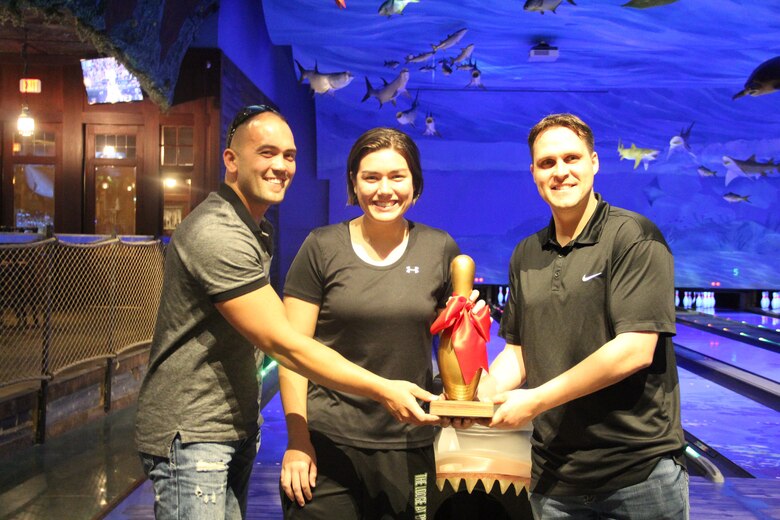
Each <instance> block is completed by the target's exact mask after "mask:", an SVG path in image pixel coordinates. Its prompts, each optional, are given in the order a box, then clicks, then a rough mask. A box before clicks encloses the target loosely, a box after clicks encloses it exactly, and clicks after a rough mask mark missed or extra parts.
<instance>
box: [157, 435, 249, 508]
mask: <svg viewBox="0 0 780 520" xmlns="http://www.w3.org/2000/svg"><path fill="white" fill-rule="evenodd" d="M258 446H259V433H258V436H255V437H251V438H248V439H242V440H239V441H231V442H194V443H189V444H182V442H181V440H180V439H179V437H178V436H177V437H176V439H175V440H174V441H173V445H172V446H171V456H170V458H167V459H166V458H162V457H155V456H152V455H148V454H146V453H141V461H142V462H143V465H144V472H146V475H147V476H148V477H149V479H150V480H151V481H152V484H153V485H154V494H155V501H154V516H155V518H157V520H163V519H165V520H169V519H170V520H174V519H175V520H179V519H181V520H185V519H186V520H214V519H222V518H225V519H231V520H232V519H240V518H245V517H246V503H247V497H248V493H249V476H250V475H251V473H252V466H253V464H254V461H255V456H256V455H257V448H258Z"/></svg>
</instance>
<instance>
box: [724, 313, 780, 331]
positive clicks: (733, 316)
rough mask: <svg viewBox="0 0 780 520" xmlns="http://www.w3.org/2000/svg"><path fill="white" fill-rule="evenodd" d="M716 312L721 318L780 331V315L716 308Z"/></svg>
mask: <svg viewBox="0 0 780 520" xmlns="http://www.w3.org/2000/svg"><path fill="white" fill-rule="evenodd" d="M714 314H715V316H717V317H719V318H725V319H727V320H734V321H738V322H740V323H743V324H745V325H752V326H753V327H759V328H762V329H769V330H773V331H775V332H780V317H777V318H775V317H772V316H765V315H763V314H756V313H754V312H747V311H732V310H723V311H720V310H716V311H715V313H714Z"/></svg>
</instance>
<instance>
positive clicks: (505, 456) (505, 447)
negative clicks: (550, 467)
mask: <svg viewBox="0 0 780 520" xmlns="http://www.w3.org/2000/svg"><path fill="white" fill-rule="evenodd" d="M532 431H533V430H532V426H531V425H530V424H529V425H527V426H524V427H523V428H521V429H517V430H492V429H490V428H486V427H484V426H473V427H471V428H469V429H468V430H456V429H454V428H443V429H442V430H441V431H440V432H439V433H438V434H437V436H436V442H435V443H434V453H435V457H436V486H437V487H438V488H439V491H443V490H444V487H445V485H446V484H447V483H449V484H450V486H451V487H452V489H453V491H458V489H459V488H460V486H461V483H463V482H465V486H466V491H468V492H469V493H471V492H472V491H473V490H474V488H475V487H476V485H477V483H478V482H482V485H483V486H484V488H485V491H486V492H487V493H490V492H491V490H492V489H493V487H494V486H495V485H496V483H498V486H499V489H500V490H501V493H506V492H507V491H508V490H509V488H510V487H514V491H515V495H519V494H520V491H522V489H523V488H527V487H528V485H529V484H530V481H531V440H530V439H531V433H532Z"/></svg>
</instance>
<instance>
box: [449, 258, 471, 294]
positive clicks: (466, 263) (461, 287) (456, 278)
mask: <svg viewBox="0 0 780 520" xmlns="http://www.w3.org/2000/svg"><path fill="white" fill-rule="evenodd" d="M475 270H476V266H475V265H474V260H472V259H471V257H470V256H468V255H458V256H456V257H455V258H453V259H452V262H451V263H450V276H451V277H452V291H453V292H454V293H455V294H456V295H458V296H465V297H466V298H468V297H469V295H470V294H471V291H472V289H473V287H474V272H475Z"/></svg>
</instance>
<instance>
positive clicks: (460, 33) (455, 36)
mask: <svg viewBox="0 0 780 520" xmlns="http://www.w3.org/2000/svg"><path fill="white" fill-rule="evenodd" d="M466 31H468V29H465V28H464V29H459V30H457V31H455V32H454V33H452V34H450V35H448V36H447V37H446V38H444V39H443V40H442V41H440V42H439V43H437V44H434V45H431V47H433V52H439V51H443V50H446V49H449V48H450V47H452V46H453V45H456V44H457V43H458V42H459V41H460V40H462V39H463V37H464V36H465V35H466Z"/></svg>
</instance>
